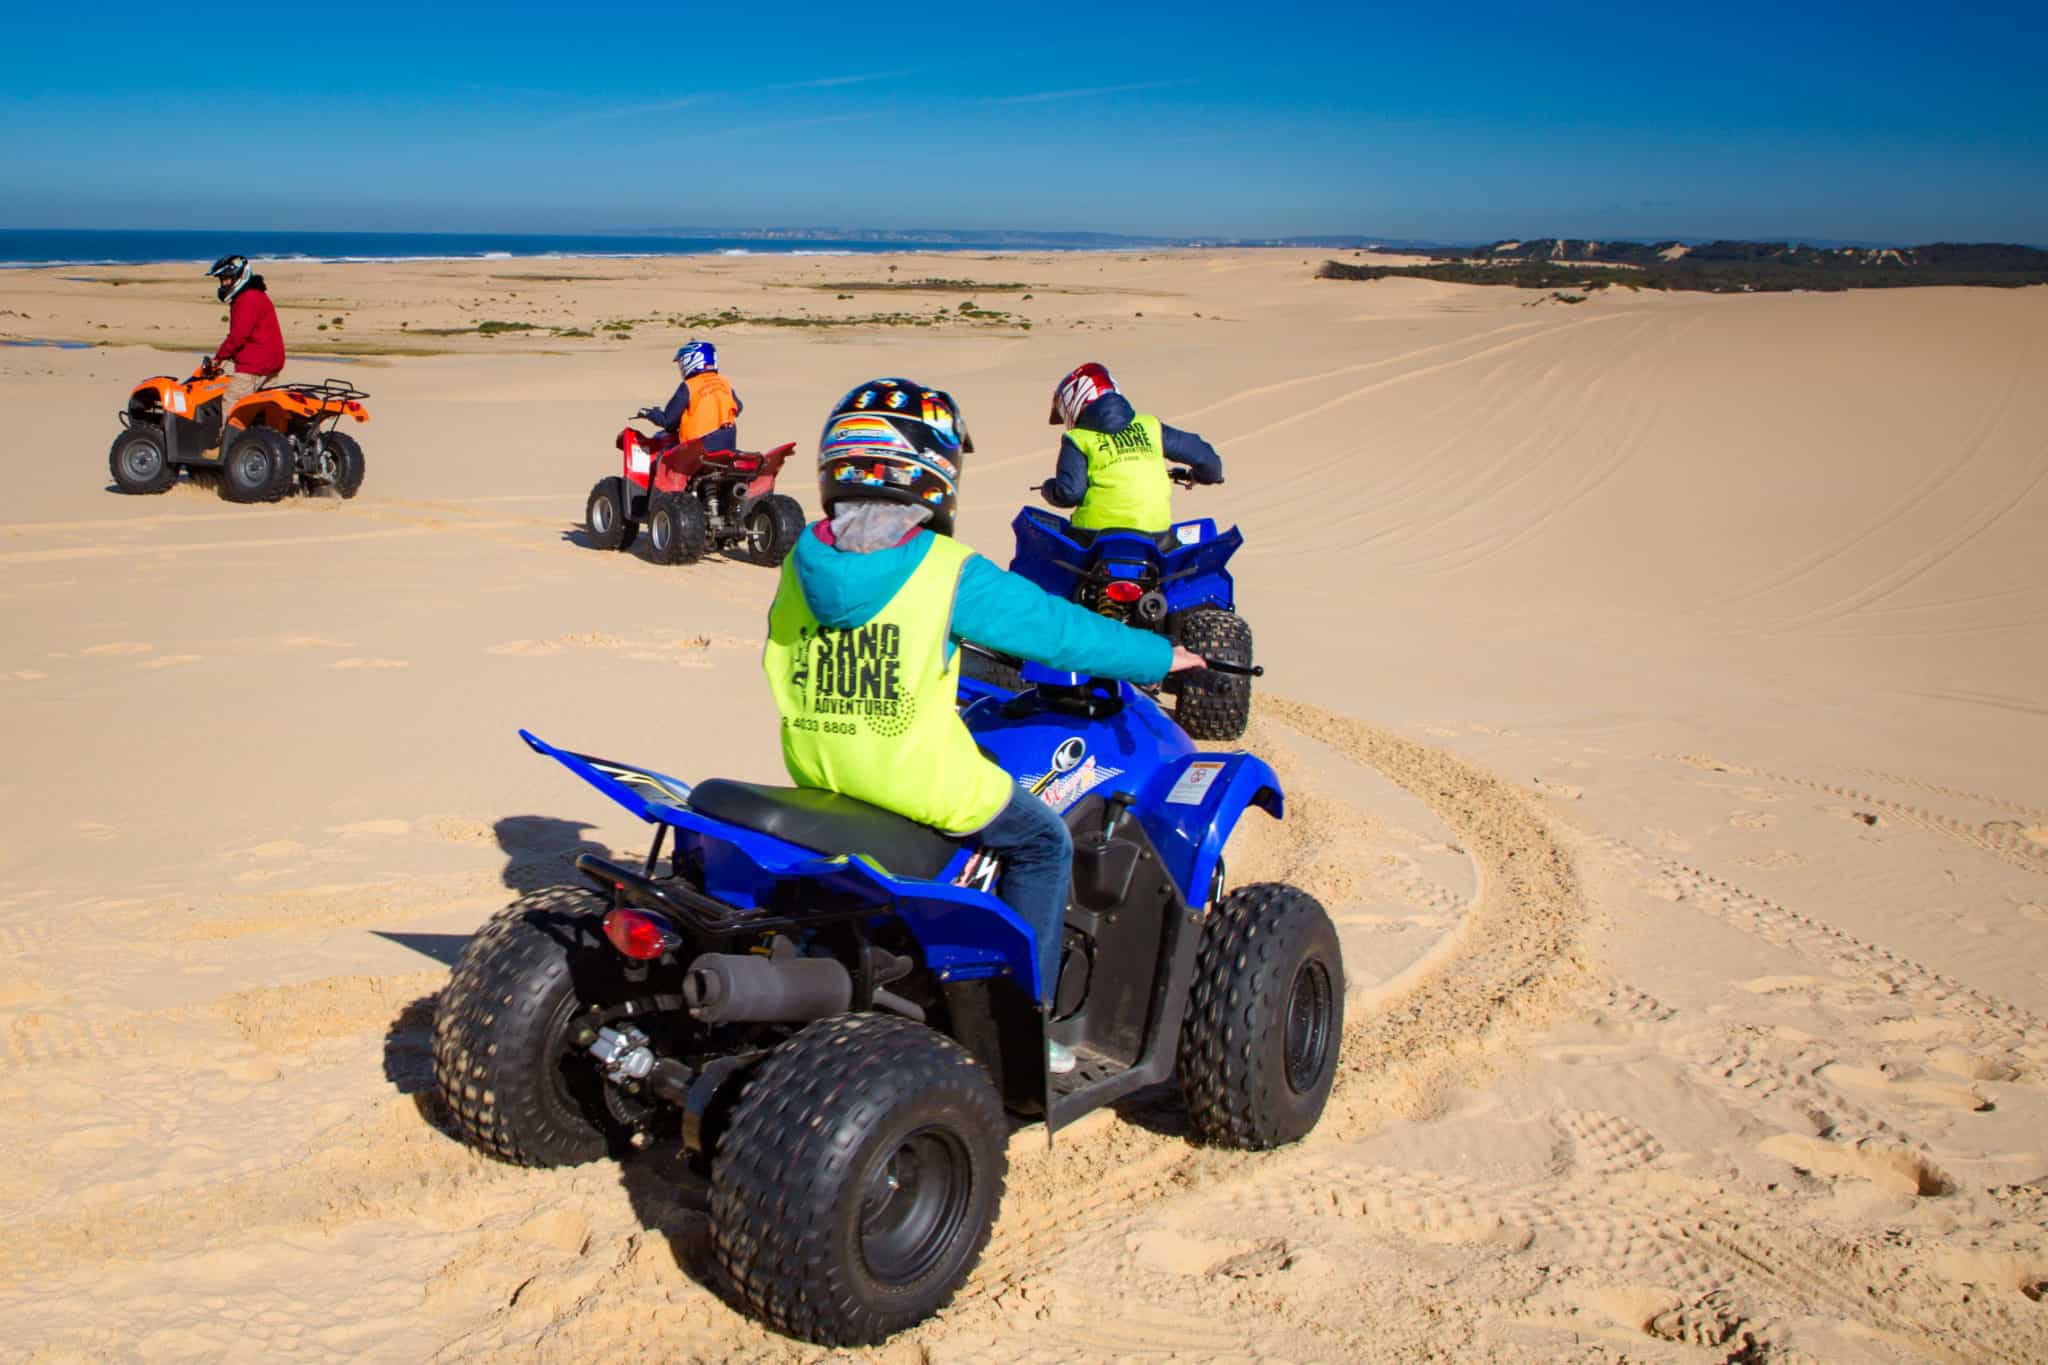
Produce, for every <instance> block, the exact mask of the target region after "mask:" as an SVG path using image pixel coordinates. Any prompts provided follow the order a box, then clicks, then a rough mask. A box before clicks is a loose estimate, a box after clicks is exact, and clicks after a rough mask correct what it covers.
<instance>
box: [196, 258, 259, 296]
mask: <svg viewBox="0 0 2048 1365" xmlns="http://www.w3.org/2000/svg"><path fill="white" fill-rule="evenodd" d="M206 273H207V274H209V275H211V276H213V277H214V278H216V279H218V280H219V281H220V287H219V288H218V289H216V290H214V291H213V292H214V293H215V294H217V295H218V296H219V297H220V301H221V302H222V303H226V302H227V301H228V300H229V299H232V298H233V297H234V296H235V295H237V294H239V293H241V292H242V286H243V285H245V284H247V283H249V258H248V257H247V256H223V257H221V258H220V259H219V260H217V261H215V262H214V263H213V265H212V266H211V267H209V268H208V269H207V272H206Z"/></svg>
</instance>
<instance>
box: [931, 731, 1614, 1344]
mask: <svg viewBox="0 0 2048 1365" xmlns="http://www.w3.org/2000/svg"><path fill="white" fill-rule="evenodd" d="M1260 716H1261V718H1260V719H1259V720H1257V721H1255V722H1254V725H1253V729H1252V732H1251V734H1250V735H1248V736H1247V740H1248V745H1247V747H1250V748H1252V749H1254V750H1256V751H1258V752H1260V753H1262V754H1264V755H1265V756H1266V757H1268V758H1269V759H1270V760H1272V761H1273V762H1274V765H1275V768H1276V770H1277V771H1278V772H1279V773H1280V776H1281V779H1282V783H1283V785H1285V786H1287V787H1289V788H1290V795H1289V798H1288V799H1289V802H1290V805H1291V806H1293V807H1295V808H1297V809H1299V808H1301V807H1315V806H1319V805H1323V806H1332V805H1339V804H1340V803H1337V802H1334V801H1333V800H1332V799H1331V798H1329V797H1326V796H1322V795H1320V794H1318V793H1316V792H1314V791H1312V790H1309V789H1308V788H1307V787H1306V785H1305V784H1303V783H1301V780H1300V773H1301V768H1300V765H1299V764H1298V763H1297V762H1296V761H1294V760H1292V759H1290V758H1288V757H1287V755H1286V752H1285V749H1284V746H1282V745H1280V744H1277V743H1274V742H1272V741H1273V736H1272V735H1271V732H1270V731H1269V730H1268V729H1267V727H1268V726H1271V725H1273V724H1275V723H1277V724H1280V725H1284V726H1285V727H1286V728H1288V729H1290V730H1293V731H1295V732H1297V733H1299V734H1301V735H1303V736H1306V737H1309V738H1312V739H1316V740H1320V741H1321V742H1322V743H1323V744H1325V745H1327V746H1328V747H1329V748H1331V749H1333V750H1335V751H1336V752H1337V753H1339V754H1341V755H1342V756H1344V757H1345V758H1347V759H1349V760H1350V761H1351V762H1353V763H1356V764H1359V765H1360V766H1362V767H1365V768H1369V769H1371V770H1372V771H1374V772H1376V773H1378V774H1379V775H1380V776H1382V777H1384V778H1386V779H1387V780H1388V781H1390V782H1392V783H1394V784H1395V785H1396V786H1398V787H1401V788H1402V789H1404V790H1405V791H1407V792H1409V793H1410V794H1411V795H1413V796H1414V797H1416V798H1417V799H1418V800H1420V801H1422V802H1423V803H1424V804H1425V805H1427V806H1428V807H1429V808H1430V809H1431V810H1432V811H1433V812H1434V813H1435V814H1436V815H1437V817H1438V818H1439V819H1441V820H1443V821H1444V823H1445V824H1446V825H1448V826H1449V827H1450V829H1451V831H1452V833H1453V834H1454V835H1455V836H1456V837H1457V839H1458V842H1459V844H1460V845H1461V846H1463V847H1464V848H1465V849H1466V850H1467V851H1468V852H1469V854H1470V856H1471V857H1472V859H1473V862H1474V868H1475V872H1476V874H1477V880H1478V886H1479V890H1478V892H1477V894H1476V895H1475V896H1474V898H1473V900H1472V902H1471V904H1470V905H1469V907H1468V908H1467V910H1466V913H1465V915H1464V918H1463V920H1462V922H1461V923H1460V924H1459V925H1458V927H1457V928H1456V929H1454V930H1453V931H1452V932H1451V933H1450V934H1449V935H1447V936H1446V937H1445V939H1444V940H1443V941H1441V942H1440V943H1439V944H1438V945H1437V946H1436V947H1435V948H1434V949H1432V950H1431V951H1430V952H1429V953H1427V954H1425V955H1424V956H1423V958H1422V959H1421V960H1419V961H1417V962H1416V963H1414V964H1413V965H1411V966H1410V967H1409V968H1408V969H1407V970H1406V971H1404V972H1402V973H1401V974H1400V975H1398V976H1396V977H1395V978H1393V979H1392V980H1390V981H1387V982H1385V983H1383V984H1381V985H1379V986H1377V987H1375V988H1373V989H1372V990H1370V991H1365V992H1358V993H1354V994H1353V995H1352V996H1351V998H1350V999H1348V1000H1347V1001H1346V1020H1345V1027H1344V1043H1343V1052H1342V1055H1341V1056H1340V1058H1339V1063H1338V1076H1337V1084H1336V1088H1335V1090H1334V1091H1333V1093H1332V1095H1331V1097H1330V1104H1329V1108H1328V1109H1327V1110H1326V1111H1325V1113H1324V1116H1323V1120H1322V1123H1321V1125H1320V1126H1319V1128H1318V1129H1317V1135H1318V1137H1319V1138H1322V1139H1325V1140H1328V1139H1336V1140H1344V1139H1350V1138H1356V1137H1359V1136H1362V1135H1364V1134H1365V1133H1367V1132H1370V1131H1371V1130H1372V1129H1373V1128H1375V1127H1377V1126H1378V1125H1379V1123H1381V1122H1382V1121H1383V1120H1385V1119H1386V1118H1388V1117H1390V1116H1392V1115H1396V1114H1400V1115H1416V1114H1420V1113H1426V1112H1429V1111H1430V1110H1432V1109H1433V1108H1434V1107H1435V1105H1436V1104H1437V1103H1438V1101H1439V1097H1440V1096H1441V1095H1442V1094H1443V1093H1444V1092H1445V1091H1446V1090H1447V1089H1448V1088H1449V1087H1450V1086H1452V1085H1453V1084H1456V1083H1458V1082H1459V1081H1461V1080H1463V1079H1466V1078H1467V1077H1469V1076H1473V1075H1476V1074H1479V1073H1481V1072H1483V1071H1484V1069H1485V1068H1486V1066H1487V1065H1488V1061H1487V1059H1488V1057H1489V1056H1490V1055H1491V1054H1492V1053H1493V1052H1494V1051H1495V1050H1497V1049H1498V1048H1499V1047H1500V1046H1501V1045H1502V1044H1503V1043H1505V1042H1506V1041H1507V1039H1508V1038H1509V1037H1510V1036H1523V1035H1524V1034H1525V1032H1526V1031H1527V1030H1528V1029H1531V1028H1535V1027H1538V1026H1540V1024H1541V1023H1542V1022H1543V1021H1544V1020H1546V1019H1548V1018H1550V1017H1551V1016H1553V1015H1555V1014H1557V1013H1560V1012H1562V1011H1563V1010H1565V1009H1566V1008H1568V1007H1569V998H1570V996H1571V994H1572V992H1573V991H1574V990H1575V989H1577V988H1578V987H1579V986H1580V985H1581V984H1582V983H1583V979H1584V968H1583V965H1582V964H1581V962H1580V960H1579V956H1578V952H1579V931H1580V927H1581V925H1582V924H1583V922H1584V919H1585V916H1586V907H1585V904H1584V901H1583V899H1582V896H1581V893H1580V889H1579V884H1578V879H1577V876H1576V874H1575V873H1574V871H1573V869H1572V865H1571V859H1570V857H1569V856H1568V854H1567V853H1566V851H1565V849H1564V847H1563V845H1562V844H1561V843H1560V841H1559V839H1558V836H1557V835H1556V834H1555V833H1554V832H1553V831H1552V829H1551V828H1550V826H1549V825H1548V824H1547V823H1546V822H1545V821H1544V819H1543V817H1542V815H1541V814H1540V813H1539V811H1538V809H1537V808H1536V806H1535V804H1534V803H1533V802H1532V801H1531V800H1529V799H1528V798H1527V797H1525V796H1524V795H1523V794H1522V793H1521V792H1520V791H1519V790H1517V789H1516V788H1515V787H1514V786H1512V785H1511V784H1509V783H1507V782H1504V781H1503V780H1501V779H1500V778H1498V777H1496V776H1494V775H1493V774H1492V773H1490V772H1488V771H1487V770H1485V769H1484V768H1481V767H1479V766H1478V765H1476V764H1473V763H1470V762H1467V761H1466V760H1464V759H1461V758H1459V757H1457V756H1455V755H1453V754H1450V753H1448V752H1446V751H1444V750H1440V749H1433V748H1430V747H1428V746H1426V745H1422V744H1418V743H1416V742H1414V741H1412V740H1408V739H1404V738H1402V737H1400V736H1398V735H1396V734H1394V733H1393V732H1391V731H1389V730H1385V729H1381V728H1379V727H1377V726H1373V725H1368V724H1365V723H1363V722H1361V721H1355V720H1351V719H1349V718H1347V717H1343V716H1339V715H1337V714H1335V713H1333V712H1329V711H1325V710H1323V709H1321V708H1320V707H1316V706H1312V705H1309V704H1307V703H1304V702H1298V701H1293V700H1290V699H1287V698H1280V697H1262V698H1261V699H1260ZM1262 731H1264V732H1265V733H1264V734H1262V733H1261V732H1262ZM1300 813H1301V814H1302V815H1309V816H1310V818H1309V819H1308V820H1306V821H1304V822H1303V823H1304V824H1307V825H1310V826H1315V825H1323V826H1325V827H1330V828H1332V829H1333V832H1335V833H1337V834H1339V835H1340V836H1341V834H1342V832H1343V831H1344V830H1345V829H1346V828H1347V823H1346V822H1345V821H1343V820H1342V819H1337V820H1319V819H1316V818H1314V816H1313V814H1311V812H1310V811H1305V810H1304V811H1301V812H1300ZM1297 818H1299V817H1298V816H1297V815H1295V814H1292V813H1291V814H1290V816H1289V821H1288V822H1283V823H1282V824H1281V825H1279V826H1278V829H1279V830H1280V831H1281V833H1280V835H1279V837H1280V839H1281V840H1282V841H1283V843H1282V847H1281V848H1280V849H1279V850H1277V851H1269V850H1259V851H1256V852H1254V854H1253V856H1252V858H1251V859H1249V860H1246V863H1245V864H1240V865H1239V866H1238V867H1236V869H1235V870H1234V873H1233V878H1232V880H1233V883H1236V884H1242V882H1244V881H1255V880H1264V879H1267V878H1269V877H1273V876H1282V875H1286V876H1290V877H1291V878H1294V879H1297V880H1300V881H1302V882H1305V883H1306V887H1305V889H1307V890H1309V891H1310V892H1311V893H1316V892H1317V891H1318V887H1317V885H1316V884H1315V883H1316V880H1317V878H1316V877H1315V876H1308V877H1300V876H1299V875H1298V870H1299V869H1301V868H1304V867H1310V866H1312V865H1313V864H1314V863H1315V862H1316V861H1317V860H1318V855H1319V854H1320V853H1321V852H1323V851H1324V850H1320V849H1318V848H1314V847H1299V846H1290V845H1286V844H1285V842H1284V840H1285V831H1286V830H1287V828H1288V825H1289V823H1292V822H1293V821H1295V820H1296V819H1297ZM1141 1107H1143V1108H1144V1109H1145V1112H1144V1113H1143V1115H1142V1118H1143V1120H1144V1124H1143V1126H1140V1125H1139V1124H1136V1123H1131V1122H1125V1123H1116V1122H1114V1121H1113V1120H1111V1119H1109V1118H1108V1117H1107V1116H1104V1118H1103V1119H1102V1120H1101V1121H1100V1126H1099V1128H1098V1126H1097V1123H1096V1122H1094V1121H1090V1120H1084V1121H1083V1125H1082V1129H1083V1131H1082V1133H1080V1134H1078V1135H1077V1137H1078V1140H1077V1141H1076V1140H1069V1139H1066V1138H1063V1139H1062V1140H1061V1142H1060V1145H1059V1147H1058V1149H1057V1151H1056V1152H1055V1153H1054V1154H1053V1156H1052V1157H1051V1158H1050V1159H1049V1160H1044V1161H1032V1162H1030V1163H1029V1164H1028V1165H1021V1166H1019V1167H1014V1168H1013V1169H1012V1172H1011V1181H1010V1195H1009V1197H1008V1198H1007V1199H1006V1200H1005V1203H1004V1208H1005V1213H1004V1217H1003V1221H1002V1222H1001V1223H1000V1224H998V1226H997V1230H996V1234H995V1237H994V1239H993V1240H992V1241H991V1243H990V1246H989V1250H988V1252H987V1253H986V1254H985V1255H984V1257H983V1260H982V1264H981V1267H980V1269H979V1270H977V1272H976V1274H975V1276H974V1278H973V1279H972V1280H971V1281H970V1282H969V1284H968V1286H967V1287H966V1288H965V1289H963V1291H962V1292H961V1295H960V1297H959V1299H958V1300H957V1301H956V1304H957V1305H958V1306H956V1308H955V1309H954V1310H952V1312H951V1313H949V1315H948V1316H949V1318H953V1317H957V1315H959V1314H960V1313H961V1312H963V1311H970V1310H972V1308H973V1306H974V1305H976V1304H978V1303H981V1304H986V1303H988V1302H990V1301H992V1300H994V1299H996V1298H998V1297H1000V1296H1002V1295H1005V1294H1007V1293H1008V1292H1009V1291H1011V1290H1012V1289H1014V1288H1017V1287H1021V1286H1022V1285H1024V1284H1026V1283H1028V1282H1029V1281H1030V1280H1031V1279H1032V1278H1034V1277H1035V1276H1037V1275H1039V1274H1041V1273H1043V1272H1044V1271H1045V1270H1047V1269H1049V1268H1050V1267H1051V1266H1052V1265H1053V1264H1054V1262H1056V1261H1057V1260H1058V1259H1059V1258H1060V1256H1061V1255H1062V1253H1063V1251H1064V1250H1065V1249H1067V1248H1068V1247H1072V1246H1077V1245H1079V1244H1081V1243H1082V1242H1084V1241H1088V1240H1092V1239H1096V1238H1099V1237H1101V1236H1103V1235H1105V1234H1106V1232H1107V1231H1108V1230H1109V1229H1111V1228H1114V1227H1115V1226H1117V1225H1118V1224H1120V1223H1124V1222H1129V1221H1131V1220H1133V1219H1135V1218H1136V1217H1138V1216H1139V1215H1140V1214H1142V1213H1143V1212H1144V1211H1145V1209H1146V1206H1147V1205H1148V1204H1149V1203H1150V1202H1151V1200H1152V1198H1153V1196H1155V1195H1159V1194H1162V1193H1166V1192H1169V1191H1170V1192H1171V1193H1172V1194H1174V1195H1175V1196H1176V1197H1178V1196H1180V1195H1182V1194H1185V1193H1188V1192H1194V1191H1199V1190H1202V1189H1206V1188H1211V1187H1215V1186H1218V1185H1221V1184H1223V1183H1225V1182H1228V1183H1230V1184H1233V1185H1235V1184H1239V1183H1244V1184H1249V1185H1252V1186H1260V1185H1265V1184H1268V1183H1270V1182H1272V1181H1275V1180H1283V1181H1284V1180H1290V1179H1291V1178H1292V1177H1291V1176H1288V1175H1286V1174H1284V1173H1283V1172H1284V1168H1283V1167H1278V1166H1275V1165H1273V1164H1272V1163H1273V1158H1272V1156H1271V1154H1252V1153H1241V1152H1225V1151H1219V1150H1216V1149H1213V1148H1200V1147H1194V1146H1191V1145H1189V1143H1188V1141H1187V1138H1186V1135H1185V1133H1184V1131H1183V1130H1184V1120H1183V1119H1182V1117H1181V1115H1180V1110H1179V1099H1178V1096H1173V1097H1171V1098H1165V1099H1156V1098H1155V1100H1154V1101H1153V1103H1151V1104H1150V1105H1149V1106H1141ZM1126 1112H1127V1113H1129V1112H1131V1111H1129V1110H1127V1111H1126ZM1134 1116H1135V1115H1134ZM1036 1132H1037V1130H1036V1129H1029V1130H1026V1131H1025V1133H1024V1134H1023V1135H1022V1138H1023V1140H1027V1141H1035V1135H1036ZM1077 1191H1079V1192H1082V1193H1080V1194H1079V1195H1078V1203H1077V1193H1076V1192H1077Z"/></svg>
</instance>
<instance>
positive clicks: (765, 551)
mask: <svg viewBox="0 0 2048 1365" xmlns="http://www.w3.org/2000/svg"><path fill="white" fill-rule="evenodd" d="M803 533H804V509H803V505H802V504H801V503H799V502H798V501H797V500H796V499H795V498H792V497H790V496H789V495H788V494H786V493H770V494H769V495H768V496H767V497H765V498H762V499H761V500H760V501H759V502H757V503H755V504H754V510H753V511H751V512H749V513H747V558H749V559H751V560H753V561H754V562H755V563H756V564H767V565H770V566H773V565H776V564H780V563H781V562H782V561H783V560H785V559H787V558H789V552H790V551H791V550H794V549H795V548H796V542H797V537H799V536H801V535H802V534H803Z"/></svg>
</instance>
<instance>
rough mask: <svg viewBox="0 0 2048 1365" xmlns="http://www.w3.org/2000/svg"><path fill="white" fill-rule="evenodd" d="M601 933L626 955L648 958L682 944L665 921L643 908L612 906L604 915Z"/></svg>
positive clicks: (680, 936)
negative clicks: (611, 909) (608, 912)
mask: <svg viewBox="0 0 2048 1365" xmlns="http://www.w3.org/2000/svg"><path fill="white" fill-rule="evenodd" d="M604 936H605V937H606V938H608V939H610V940H611V943H612V947H614V948H617V949H618V950H619V951H620V952H622V953H624V954H625V955H626V956H627V957H630V958H634V959H636V960H638V961H641V962H651V961H653V960H654V959H655V958H657V957H660V956H661V955H662V954H663V953H665V952H667V951H669V950H670V949H671V948H675V947H679V946H680V945H681V944H682V941H683V936H682V935H681V934H678V933H677V932H676V931H675V929H674V928H673V927H672V926H671V925H670V924H669V922H668V921H667V920H665V919H663V918H662V917H661V916H660V915H655V914H650V913H649V912H647V911H645V910H614V911H612V912H611V913H610V914H608V915H606V916H605V917H604Z"/></svg>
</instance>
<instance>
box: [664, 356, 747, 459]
mask: <svg viewBox="0 0 2048 1365" xmlns="http://www.w3.org/2000/svg"><path fill="white" fill-rule="evenodd" d="M676 368H677V369H678V370H680V371H681V372H682V376H683V382H682V383H680V384H678V385H676V391H675V393H673V394H672V395H670V397H669V400H668V405H667V406H666V407H659V408H642V409H640V416H641V417H642V418H644V419H645V420H647V421H649V422H652V423H654V425H656V426H658V427H660V428H661V429H662V430H663V431H667V432H672V433H673V434H674V435H675V438H676V439H677V440H679V441H695V440H699V439H701V440H702V441H703V442H704V449H706V450H708V451H709V450H738V449H739V448H740V428H739V420H740V412H741V410H742V409H743V408H745V406H746V404H744V403H742V402H740V396H739V395H738V394H736V393H734V392H733V389H732V385H731V384H728V383H727V382H726V380H725V376H724V375H722V374H720V373H719V372H718V348H717V347H716V346H713V345H712V344H711V343H710V342H708V341H692V342H688V343H685V344H684V345H683V346H681V347H679V348H678V349H677V351H676Z"/></svg>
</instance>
